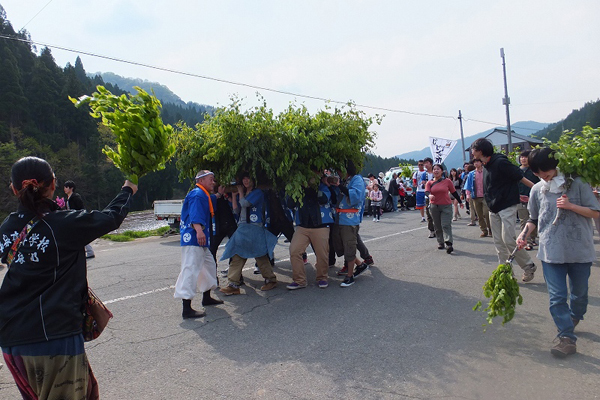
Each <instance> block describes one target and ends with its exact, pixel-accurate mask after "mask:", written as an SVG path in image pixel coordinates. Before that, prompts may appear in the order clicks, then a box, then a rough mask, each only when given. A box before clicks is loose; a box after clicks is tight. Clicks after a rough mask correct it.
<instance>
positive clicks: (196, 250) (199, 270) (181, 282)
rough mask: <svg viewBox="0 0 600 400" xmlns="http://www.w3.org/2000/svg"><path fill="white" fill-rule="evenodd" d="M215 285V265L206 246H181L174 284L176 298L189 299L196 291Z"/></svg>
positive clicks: (214, 286) (211, 287)
mask: <svg viewBox="0 0 600 400" xmlns="http://www.w3.org/2000/svg"><path fill="white" fill-rule="evenodd" d="M216 287H217V265H216V264H215V259H214V258H213V256H212V254H211V252H210V249H209V248H208V247H199V246H181V272H180V273H179V277H178V278H177V283H176V284H175V294H174V295H173V297H175V298H176V299H187V300H191V299H193V298H194V296H195V295H196V291H199V292H206V291H207V290H211V289H214V288H216Z"/></svg>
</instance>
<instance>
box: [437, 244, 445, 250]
mask: <svg viewBox="0 0 600 400" xmlns="http://www.w3.org/2000/svg"><path fill="white" fill-rule="evenodd" d="M445 248H446V246H444V245H443V244H438V250H444V249H445Z"/></svg>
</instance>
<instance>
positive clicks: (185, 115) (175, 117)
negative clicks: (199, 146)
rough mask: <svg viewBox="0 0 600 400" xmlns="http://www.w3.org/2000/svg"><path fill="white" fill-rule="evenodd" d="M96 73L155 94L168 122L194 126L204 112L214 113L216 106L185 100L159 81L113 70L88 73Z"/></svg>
mask: <svg viewBox="0 0 600 400" xmlns="http://www.w3.org/2000/svg"><path fill="white" fill-rule="evenodd" d="M95 75H100V76H101V77H102V80H103V81H104V82H107V83H111V84H113V85H114V86H118V87H119V88H121V89H123V90H125V91H127V92H130V93H135V92H136V91H135V89H134V88H133V87H134V86H139V87H141V88H142V89H144V90H145V91H147V92H148V93H154V95H155V96H156V97H157V98H158V99H159V100H160V101H161V102H162V103H163V119H164V120H165V123H167V124H174V123H175V122H177V121H180V120H183V121H186V123H187V124H188V125H189V126H194V125H196V123H198V122H202V116H203V115H204V114H211V115H212V114H213V112H214V111H215V109H214V107H212V106H208V105H204V104H198V103H195V102H193V101H190V102H187V103H186V102H184V101H183V100H181V98H180V97H179V96H177V95H176V94H175V93H173V92H172V91H171V90H170V89H169V88H168V87H166V86H164V85H161V84H160V83H157V82H150V81H148V80H144V79H139V78H125V77H122V76H120V75H117V74H115V73H112V72H98V73H96V74H92V75H90V74H88V77H90V78H92V77H93V76H95Z"/></svg>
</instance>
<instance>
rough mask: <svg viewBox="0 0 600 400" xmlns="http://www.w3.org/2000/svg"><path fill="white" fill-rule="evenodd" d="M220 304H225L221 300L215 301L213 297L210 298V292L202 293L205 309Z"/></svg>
mask: <svg viewBox="0 0 600 400" xmlns="http://www.w3.org/2000/svg"><path fill="white" fill-rule="evenodd" d="M219 304H223V300H219V299H215V298H213V297H210V290H207V291H206V292H204V293H202V305H203V306H204V307H206V306H216V305H219Z"/></svg>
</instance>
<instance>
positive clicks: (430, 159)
mask: <svg viewBox="0 0 600 400" xmlns="http://www.w3.org/2000/svg"><path fill="white" fill-rule="evenodd" d="M427 161H429V163H430V164H433V158H431V157H425V158H424V159H423V163H426V162H427ZM443 169H444V168H442V170H443Z"/></svg>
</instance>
